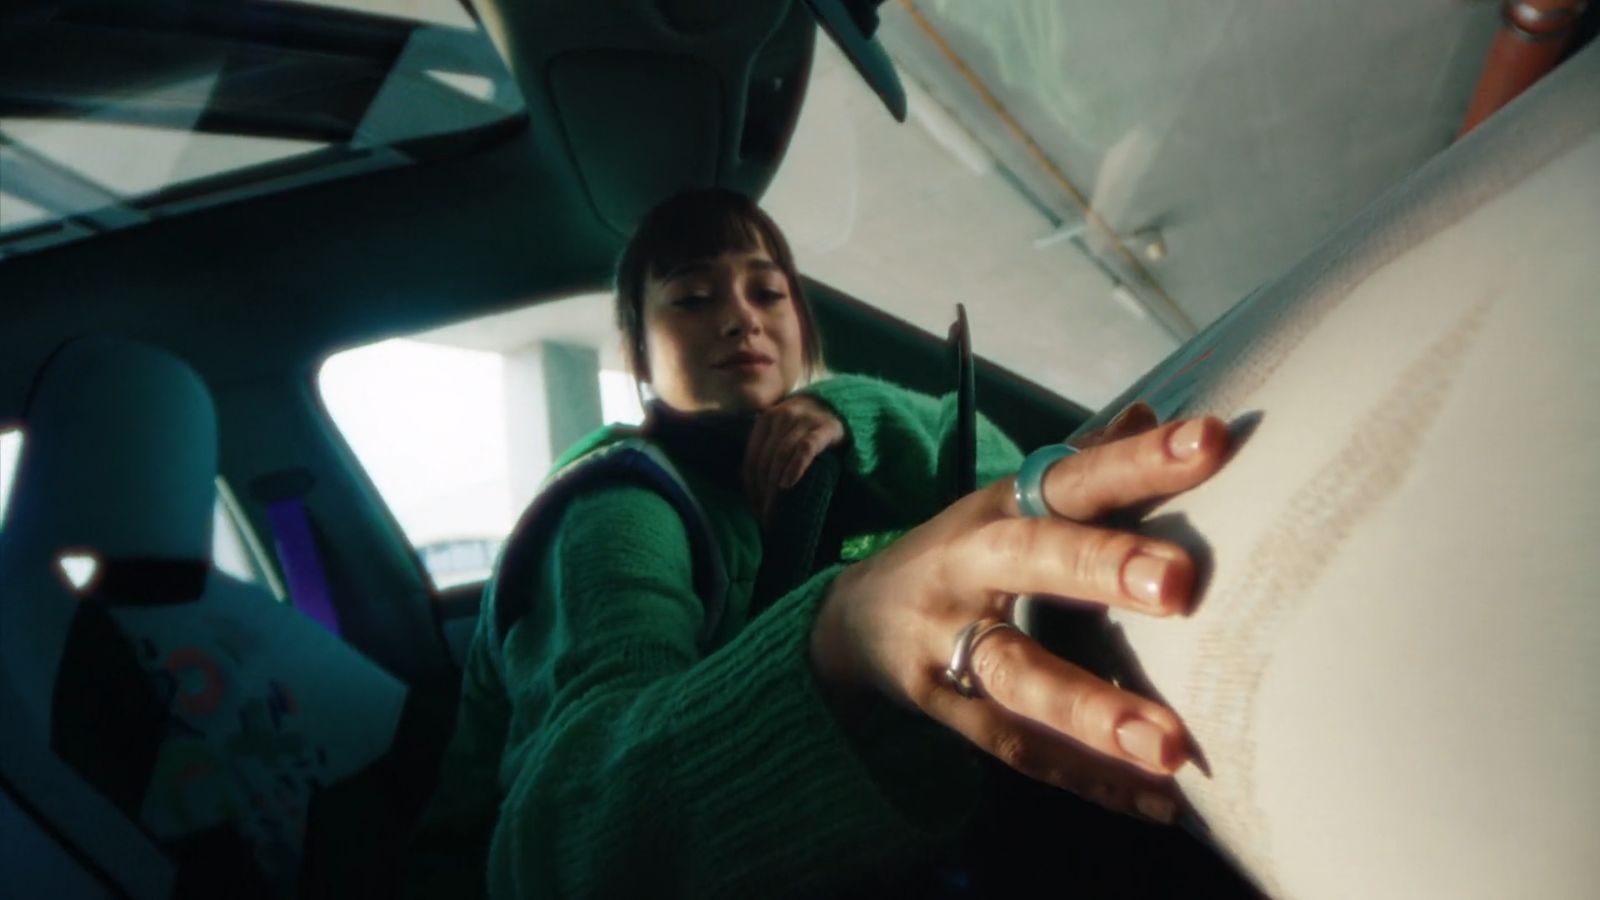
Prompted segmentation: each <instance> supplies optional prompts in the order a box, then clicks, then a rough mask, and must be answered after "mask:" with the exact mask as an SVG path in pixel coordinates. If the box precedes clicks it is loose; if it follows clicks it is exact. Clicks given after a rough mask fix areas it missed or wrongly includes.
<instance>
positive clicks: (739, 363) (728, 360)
mask: <svg viewBox="0 0 1600 900" xmlns="http://www.w3.org/2000/svg"><path fill="white" fill-rule="evenodd" d="M772 363H773V359H772V357H770V356H767V355H766V354H764V353H735V354H733V355H732V356H728V357H724V358H723V359H721V360H719V361H718V362H717V363H716V366H715V368H718V369H722V370H724V371H729V372H744V373H757V372H763V371H766V369H767V367H768V366H770V365H772Z"/></svg>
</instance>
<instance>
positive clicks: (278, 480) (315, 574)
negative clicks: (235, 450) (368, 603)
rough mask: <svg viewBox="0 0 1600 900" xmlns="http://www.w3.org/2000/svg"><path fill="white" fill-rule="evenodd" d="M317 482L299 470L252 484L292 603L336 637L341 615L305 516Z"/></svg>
mask: <svg viewBox="0 0 1600 900" xmlns="http://www.w3.org/2000/svg"><path fill="white" fill-rule="evenodd" d="M314 484H316V478H315V477H314V476H313V475H312V474H311V473H310V472H308V471H306V470H305V469H304V468H301V467H299V466H296V467H294V468H290V469H282V470H280V471H277V472H273V473H271V474H268V475H263V476H261V477H260V478H257V479H256V480H255V481H253V482H251V485H250V487H251V490H252V492H253V493H254V494H255V496H256V499H257V500H259V501H261V502H262V503H263V504H265V506H266V507H267V521H268V522H270V523H271V525H272V539H273V546H274V549H275V550H276V551H277V555H278V566H279V568H281V569H282V570H283V580H284V583H285V587H286V588H287V589H288V592H289V602H290V603H291V604H293V605H294V608H295V609H298V610H299V611H300V612H302V613H304V614H306V615H307V616H309V617H310V618H311V619H312V620H314V621H316V622H317V623H318V624H320V625H321V626H322V627H323V628H326V629H328V631H330V632H332V633H333V634H339V613H338V611H337V610H335V609H334V606H333V592H332V591H331V590H329V589H328V576H327V572H326V571H325V570H324V569H323V567H322V558H321V556H320V555H319V554H318V552H317V537H316V534H315V532H313V531H312V528H311V516H310V515H309V514H308V513H307V512H306V504H305V496H306V494H307V493H309V492H310V491H311V487H312V485H314Z"/></svg>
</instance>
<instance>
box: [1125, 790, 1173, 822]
mask: <svg viewBox="0 0 1600 900" xmlns="http://www.w3.org/2000/svg"><path fill="white" fill-rule="evenodd" d="M1133 806H1134V808H1135V809H1137V810H1139V813H1140V814H1141V815H1143V816H1144V817H1145V818H1147V819H1154V820H1155V821H1157V822H1160V823H1161V824H1163V825H1171V824H1172V820H1173V819H1174V818H1176V817H1177V815H1178V804H1176V803H1173V802H1172V798H1171V797H1164V796H1162V795H1160V794H1150V793H1144V794H1140V795H1139V796H1137V797H1135V798H1133Z"/></svg>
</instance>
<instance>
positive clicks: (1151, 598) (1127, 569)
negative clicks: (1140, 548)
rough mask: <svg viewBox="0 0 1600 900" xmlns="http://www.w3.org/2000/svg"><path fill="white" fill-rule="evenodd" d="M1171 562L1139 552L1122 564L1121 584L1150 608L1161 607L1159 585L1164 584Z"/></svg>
mask: <svg viewBox="0 0 1600 900" xmlns="http://www.w3.org/2000/svg"><path fill="white" fill-rule="evenodd" d="M1170 566H1171V563H1170V562H1168V561H1167V560H1164V559H1161V558H1160V557H1156V556H1151V555H1150V554H1148V553H1144V552H1139V553H1135V554H1133V555H1132V556H1129V557H1128V561H1127V562H1125V563H1123V564H1122V586H1123V588H1124V589H1125V590H1127V592H1128V594H1129V595H1130V596H1132V597H1133V598H1135V599H1137V600H1139V601H1140V602H1142V603H1144V604H1145V605H1146V606H1149V607H1151V608H1155V609H1159V608H1160V607H1161V587H1162V585H1164V584H1166V581H1167V570H1168V568H1169V567H1170Z"/></svg>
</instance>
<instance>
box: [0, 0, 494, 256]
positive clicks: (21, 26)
mask: <svg viewBox="0 0 1600 900" xmlns="http://www.w3.org/2000/svg"><path fill="white" fill-rule="evenodd" d="M185 5H187V4H179V5H178V6H177V7H176V8H169V7H170V6H171V4H147V5H141V4H111V5H106V4H73V5H70V8H67V7H63V8H59V9H56V8H51V9H42V10H41V11H40V13H39V15H36V16H27V17H23V18H21V19H19V20H17V21H10V20H8V21H7V23H6V28H7V31H8V33H7V37H8V39H11V40H9V41H8V44H7V53H8V54H9V58H8V59H7V63H8V65H7V66H6V67H5V69H4V70H3V71H0V94H3V95H6V96H11V97H30V98H33V99H32V100H30V101H29V102H26V103H15V104H10V105H9V106H8V108H7V109H5V110H3V111H0V172H3V173H4V177H3V178H0V185H3V188H4V189H3V190H0V259H5V258H6V257H7V256H11V255H17V254H22V253H29V252H33V251H36V250H41V249H44V248H46V247H51V246H55V245H57V244H61V243H65V242H70V241H76V240H81V239H85V238H89V237H92V236H94V235H97V234H101V233H104V232H107V231H113V230H117V229H122V228H128V227H133V226H137V225H141V224H144V223H147V222H150V221H154V220H156V219H165V218H170V217H172V216H174V215H182V214H186V213H189V212H192V211H194V210H197V209H201V208H205V207H208V206H214V205H217V204H222V203H228V202H233V201H237V200H242V199H245V198H248V197H252V196H256V195H259V194H265V193H272V192H275V191H279V190H285V189H289V188H297V187H303V186H305V185H307V184H311V183H315V182H319V181H327V180H332V179H336V178H344V177H348V176H351V175H357V174H362V173H368V172H374V171H379V170H383V169H390V168H394V167H398V166H406V165H412V164H415V163H418V162H424V161H426V159H427V158H428V157H427V155H428V153H429V152H430V151H429V150H427V149H426V148H421V147H419V142H421V141H422V140H423V139H427V140H429V141H436V140H437V139H439V138H441V137H448V136H450V135H460V134H465V133H470V132H473V131H475V130H480V129H484V128H488V127H490V126H494V125H496V124H499V123H506V122H510V121H512V120H514V119H516V118H518V117H519V116H521V115H522V114H523V113H524V112H525V104H524V103H523V100H522V96H521V94H520V93H519V92H518V90H517V87H516V83H515V81H514V80H513V79H512V78H511V76H510V74H509V73H508V72H507V71H506V69H505V66H504V64H503V63H502V62H501V61H500V58H499V56H498V55H497V54H496V53H495V51H494V47H493V45H492V44H491V43H490V41H489V38H488V36H487V34H486V33H485V32H484V31H483V29H482V28H481V27H480V26H479V25H478V23H477V22H476V21H475V20H474V18H473V17H472V15H471V14H470V13H469V11H468V8H467V6H466V5H465V4H463V3H460V2H457V0H321V2H310V3H261V4H249V5H248V6H249V8H248V9H246V8H244V7H242V6H239V7H237V8H235V7H229V8H226V9H224V8H222V6H221V5H218V4H205V3H199V2H197V3H194V4H192V6H193V8H191V9H187V10H185V9H184V8H183V7H184V6H185ZM185 13H187V14H185ZM13 30H14V31H13ZM264 35H270V39H264V37H263V36H264Z"/></svg>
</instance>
